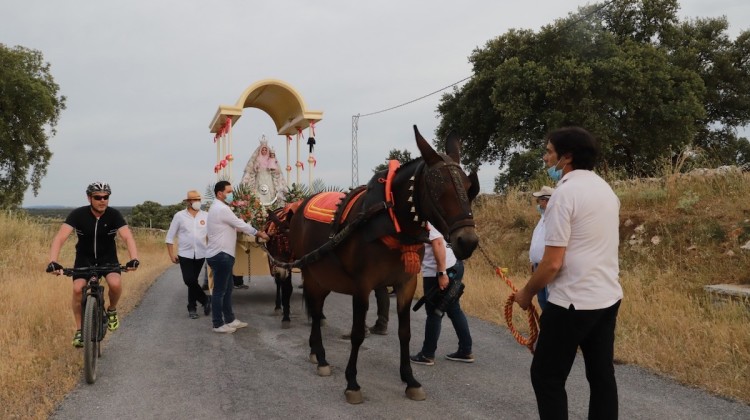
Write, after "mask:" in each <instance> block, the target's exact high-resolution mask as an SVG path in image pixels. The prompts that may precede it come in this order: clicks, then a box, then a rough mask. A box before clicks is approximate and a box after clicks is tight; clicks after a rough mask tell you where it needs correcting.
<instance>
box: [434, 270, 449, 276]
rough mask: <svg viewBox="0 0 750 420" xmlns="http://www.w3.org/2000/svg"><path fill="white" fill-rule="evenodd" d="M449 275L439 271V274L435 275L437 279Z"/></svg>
mask: <svg viewBox="0 0 750 420" xmlns="http://www.w3.org/2000/svg"><path fill="white" fill-rule="evenodd" d="M447 274H448V273H446V272H445V271H438V272H437V273H435V277H440V276H445V275H447Z"/></svg>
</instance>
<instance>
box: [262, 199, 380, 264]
mask: <svg viewBox="0 0 750 420" xmlns="http://www.w3.org/2000/svg"><path fill="white" fill-rule="evenodd" d="M388 208H390V207H389V204H388V203H385V202H381V203H378V204H374V205H372V206H371V207H370V208H368V209H367V210H365V211H364V212H363V213H360V214H359V215H357V217H355V218H354V220H352V222H351V223H349V224H348V225H346V227H345V228H343V229H341V232H339V233H337V234H335V235H333V236H332V237H331V238H330V239H329V240H328V242H326V243H324V244H323V245H321V246H320V247H318V248H317V249H315V250H313V251H310V252H308V253H307V254H305V255H303V256H302V257H301V258H299V259H297V260H294V261H292V262H284V261H279V260H277V259H276V258H274V257H273V256H272V255H271V253H270V252H269V251H268V248H267V247H266V245H265V243H261V247H262V248H263V249H264V250H265V251H266V254H268V257H269V258H270V259H271V261H272V262H273V264H274V265H276V266H279V267H281V268H286V269H291V268H300V267H302V266H305V265H307V264H312V263H314V262H316V261H318V260H320V259H321V258H323V257H324V256H325V254H327V253H329V252H330V251H331V250H333V249H334V248H336V247H337V246H338V245H339V244H340V243H341V242H343V241H344V239H346V238H347V237H348V236H349V235H351V234H352V232H354V231H355V230H356V229H357V228H358V227H359V225H361V224H362V223H364V222H366V221H367V220H369V219H370V218H372V217H373V216H375V215H376V214H378V213H380V212H381V211H385V210H387V209H388Z"/></svg>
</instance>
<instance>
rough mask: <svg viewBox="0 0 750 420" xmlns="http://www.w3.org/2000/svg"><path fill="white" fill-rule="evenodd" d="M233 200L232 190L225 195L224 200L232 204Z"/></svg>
mask: <svg viewBox="0 0 750 420" xmlns="http://www.w3.org/2000/svg"><path fill="white" fill-rule="evenodd" d="M232 201H234V193H233V192H230V193H229V194H227V195H226V196H225V197H224V202H225V203H227V204H232Z"/></svg>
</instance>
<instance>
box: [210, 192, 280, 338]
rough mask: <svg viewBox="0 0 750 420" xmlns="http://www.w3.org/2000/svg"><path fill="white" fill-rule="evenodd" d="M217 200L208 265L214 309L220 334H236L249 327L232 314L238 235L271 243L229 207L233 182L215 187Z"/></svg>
mask: <svg viewBox="0 0 750 420" xmlns="http://www.w3.org/2000/svg"><path fill="white" fill-rule="evenodd" d="M214 196H215V197H216V200H214V202H213V203H212V204H211V208H210V209H209V210H208V219H207V225H208V248H207V250H206V261H208V265H209V266H210V267H211V269H212V270H213V271H214V289H213V293H212V294H211V305H212V306H213V308H212V311H213V318H212V322H213V328H214V332H217V333H233V332H235V331H236V330H237V329H239V328H244V327H247V323H246V322H242V321H240V320H239V319H236V318H235V317H234V312H232V289H233V287H232V285H233V282H232V267H233V266H234V251H235V246H236V244H237V231H240V232H243V233H247V234H248V235H253V236H257V237H259V238H262V239H264V240H268V235H267V234H266V233H265V232H259V231H258V230H257V229H255V228H254V227H252V226H250V225H249V224H247V223H246V222H244V221H242V219H240V218H239V217H237V216H236V215H235V214H234V213H233V212H232V209H231V208H230V207H229V204H231V203H232V200H233V199H234V197H233V189H232V184H230V183H229V181H219V182H217V183H216V185H215V186H214Z"/></svg>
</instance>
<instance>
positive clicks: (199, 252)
mask: <svg viewBox="0 0 750 420" xmlns="http://www.w3.org/2000/svg"><path fill="white" fill-rule="evenodd" d="M207 218H208V213H206V212H205V211H203V210H199V211H198V213H196V214H195V216H193V215H192V214H190V212H189V211H187V210H181V211H178V212H177V213H175V215H174V217H172V223H170V224H169V230H168V231H167V239H166V241H165V242H166V243H168V244H174V239H175V237H176V238H177V242H178V244H179V245H178V249H177V255H179V256H180V257H183V258H191V259H201V258H206V236H207V233H208V229H207V220H206V219H207Z"/></svg>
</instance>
